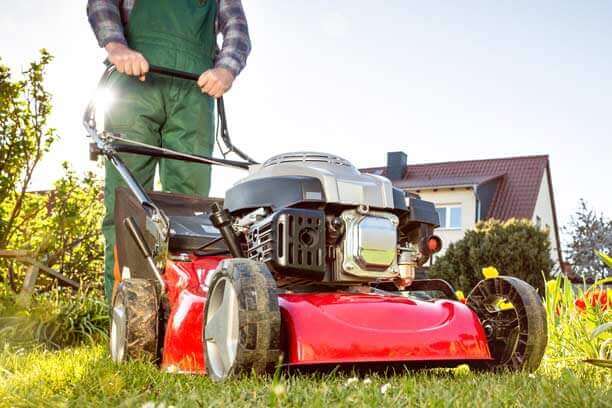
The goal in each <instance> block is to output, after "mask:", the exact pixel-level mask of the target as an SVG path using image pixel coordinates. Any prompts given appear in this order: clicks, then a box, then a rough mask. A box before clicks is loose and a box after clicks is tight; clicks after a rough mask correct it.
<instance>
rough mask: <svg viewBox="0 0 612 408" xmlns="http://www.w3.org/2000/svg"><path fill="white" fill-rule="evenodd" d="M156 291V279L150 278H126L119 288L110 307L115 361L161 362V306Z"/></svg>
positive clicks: (112, 350) (111, 342) (111, 344)
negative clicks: (159, 360) (122, 315)
mask: <svg viewBox="0 0 612 408" xmlns="http://www.w3.org/2000/svg"><path fill="white" fill-rule="evenodd" d="M157 292H158V291H157V287H156V284H155V282H154V281H151V280H147V279H126V280H123V281H122V282H121V283H120V284H119V286H118V287H117V291H116V293H115V296H114V299H113V308H112V310H111V336H110V337H111V338H110V349H111V357H112V359H113V361H115V362H119V363H122V362H125V361H128V360H136V361H148V362H157V361H158V359H159V352H158V351H159V310H160V308H159V300H158V294H157ZM121 311H123V312H124V313H123V314H124V317H121Z"/></svg>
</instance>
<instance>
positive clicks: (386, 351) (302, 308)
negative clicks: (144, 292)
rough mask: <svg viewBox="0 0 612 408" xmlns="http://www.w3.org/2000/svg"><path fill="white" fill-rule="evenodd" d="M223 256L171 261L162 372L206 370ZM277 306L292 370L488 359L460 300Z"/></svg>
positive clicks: (477, 327) (330, 298)
mask: <svg viewBox="0 0 612 408" xmlns="http://www.w3.org/2000/svg"><path fill="white" fill-rule="evenodd" d="M222 259H223V257H221V256H211V257H202V258H197V257H193V259H192V260H191V261H187V262H174V261H168V263H167V266H166V271H165V274H164V276H165V280H166V285H167V288H168V306H169V313H168V318H167V321H166V324H165V333H164V349H163V355H162V363H161V366H162V369H164V370H166V371H169V372H186V373H198V374H205V373H206V362H205V358H204V344H203V341H202V339H203V333H202V319H203V316H204V308H205V305H206V296H207V288H206V285H205V282H206V276H207V275H208V274H209V273H210V272H212V271H213V270H214V269H215V268H216V267H217V265H218V264H219V262H220V261H221V260H222ZM279 305H280V310H281V316H282V334H281V336H282V344H283V346H284V347H283V348H284V351H285V353H286V354H285V363H286V364H289V365H292V366H300V365H313V364H360V363H384V362H406V363H422V364H423V365H427V363H428V362H429V363H435V364H436V365H449V366H452V365H455V364H457V363H459V362H469V361H475V360H490V359H491V357H490V354H489V348H488V344H487V338H486V336H485V334H484V330H483V328H482V325H481V324H480V321H479V320H478V317H477V316H476V314H475V313H474V312H473V311H472V310H471V309H470V308H469V307H467V306H466V305H464V304H462V303H459V302H456V301H450V300H445V299H440V300H435V301H419V300H415V299H412V298H407V297H402V296H386V295H379V294H372V293H368V294H360V293H343V292H333V293H302V294H280V295H279Z"/></svg>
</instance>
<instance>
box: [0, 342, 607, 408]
mask: <svg viewBox="0 0 612 408" xmlns="http://www.w3.org/2000/svg"><path fill="white" fill-rule="evenodd" d="M0 370H1V372H0V404H2V406H63V405H66V406H79V407H83V406H142V405H144V404H146V403H149V402H151V403H154V404H156V405H155V406H170V405H175V406H193V407H200V406H219V407H221V406H232V407H234V406H252V405H272V406H275V405H283V406H296V407H298V406H300V407H301V406H345V405H349V406H383V405H384V406H433V407H442V406H482V407H484V406H486V407H489V406H526V407H535V406H551V405H554V406H575V407H591V406H593V407H596V406H602V407H603V406H611V405H612V391H610V390H611V389H612V383H611V379H610V375H609V372H608V371H606V370H605V369H602V368H596V367H592V366H588V365H586V364H580V365H574V366H572V367H567V366H566V364H558V363H557V364H555V363H548V362H547V363H545V364H544V365H543V367H541V368H540V370H539V371H538V372H537V373H536V374H531V375H529V374H526V373H522V374H495V375H494V374H475V373H472V372H470V371H469V370H468V369H467V368H463V367H460V368H458V369H454V370H430V371H417V372H415V371H412V372H410V371H407V372H402V373H399V374H396V375H393V376H391V375H389V376H384V375H380V374H379V375H372V376H369V377H364V376H360V377H359V378H358V379H357V380H350V378H351V377H353V375H351V374H337V373H328V374H318V375H317V374H314V375H313V374H309V375H293V374H292V375H287V374H282V375H279V376H277V378H276V379H275V378H271V377H246V378H242V379H239V380H233V381H230V382H227V383H224V384H215V383H213V382H211V381H210V380H209V379H208V378H207V377H204V376H194V375H180V374H167V373H162V372H159V371H158V369H157V368H156V367H154V366H152V365H148V364H142V363H130V364H127V365H117V364H114V363H112V362H111V361H110V360H109V357H108V355H107V352H106V349H105V347H104V346H100V345H98V346H83V347H79V348H75V349H68V350H63V351H59V352H50V351H34V352H24V353H15V352H13V351H11V352H9V351H6V352H4V353H1V354H0ZM365 378H368V380H366V381H364V380H365ZM385 384H389V385H388V386H386V387H384V386H385ZM384 388H386V392H384V393H383V392H382V390H383V389H384ZM162 404H163V405H162Z"/></svg>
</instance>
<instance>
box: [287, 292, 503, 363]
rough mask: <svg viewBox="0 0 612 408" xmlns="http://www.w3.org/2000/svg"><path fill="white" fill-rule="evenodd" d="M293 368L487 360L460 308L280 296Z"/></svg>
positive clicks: (402, 300) (336, 296)
mask: <svg viewBox="0 0 612 408" xmlns="http://www.w3.org/2000/svg"><path fill="white" fill-rule="evenodd" d="M279 303H280V306H281V314H282V322H283V335H285V336H286V347H287V352H288V355H287V356H286V362H288V363H289V364H291V365H308V364H354V363H375V362H378V363H382V362H423V363H424V365H426V364H425V363H427V362H437V363H440V362H448V363H449V365H453V362H463V361H466V362H467V361H474V360H490V359H491V356H490V354H489V348H488V343H487V338H486V335H485V333H484V330H483V328H482V325H481V324H480V321H479V319H478V317H477V316H476V314H475V313H474V312H473V311H472V310H471V309H470V308H469V307H467V306H465V305H464V304H462V303H459V302H456V301H451V300H446V299H440V300H435V301H419V300H415V299H412V298H407V297H402V296H383V295H378V294H372V293H369V294H357V293H337V292H336V293H308V294H291V295H282V296H279Z"/></svg>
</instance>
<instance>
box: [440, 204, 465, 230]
mask: <svg viewBox="0 0 612 408" xmlns="http://www.w3.org/2000/svg"><path fill="white" fill-rule="evenodd" d="M436 211H437V212H438V217H439V219H440V228H444V229H461V206H459V205H439V206H437V207H436Z"/></svg>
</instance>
